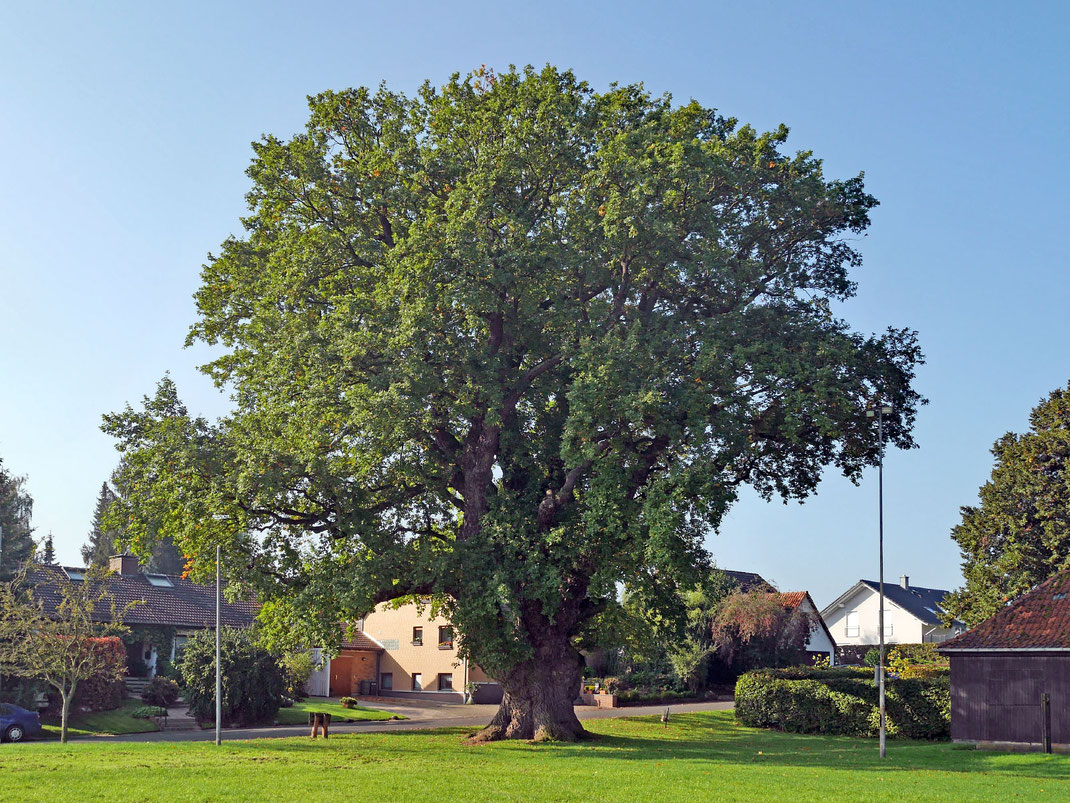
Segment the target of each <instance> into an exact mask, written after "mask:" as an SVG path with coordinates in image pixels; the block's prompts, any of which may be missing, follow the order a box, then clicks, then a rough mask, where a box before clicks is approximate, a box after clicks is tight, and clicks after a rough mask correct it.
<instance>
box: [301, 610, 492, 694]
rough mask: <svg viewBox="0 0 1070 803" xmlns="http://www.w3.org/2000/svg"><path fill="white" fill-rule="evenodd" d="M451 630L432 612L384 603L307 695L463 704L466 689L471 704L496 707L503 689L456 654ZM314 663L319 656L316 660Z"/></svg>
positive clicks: (323, 669) (324, 669)
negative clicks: (426, 700) (410, 699)
mask: <svg viewBox="0 0 1070 803" xmlns="http://www.w3.org/2000/svg"><path fill="white" fill-rule="evenodd" d="M458 646H459V645H458V643H457V640H456V635H455V633H454V631H453V627H452V626H451V625H450V623H449V621H448V620H446V619H445V618H444V617H442V616H432V615H431V610H430V606H428V605H423V606H418V605H416V604H415V603H409V604H406V605H402V606H400V607H394V605H393V604H392V603H389V602H388V603H384V604H382V605H379V606H378V607H376V609H375V610H374V611H373V612H372V613H370V614H368V615H367V616H366V617H365V618H364V619H362V620H361V621H360V622H358V623H357V627H356V628H355V629H353V630H352V631H351V633H350V635H349V637H348V640H347V641H346V642H344V643H343V644H342V648H341V650H340V652H339V654H338V656H337V657H334V658H329V659H328V660H326V661H324V662H323V666H322V667H321V668H320V669H319V670H318V671H317V672H315V673H314V674H313V676H312V678H311V679H310V680H309V683H308V684H307V685H306V689H307V690H308V692H309V694H311V695H314V696H315V695H326V694H328V693H329V694H331V695H335V696H338V695H342V694H345V695H371V696H381V697H409V698H421V699H434V700H442V701H449V702H462V701H463V700H464V698H465V691H466V689H467V688H468V686H469V684H473V685H474V689H475V691H474V694H473V699H474V700H475V701H476V702H479V703H496V702H499V701H500V700H501V698H502V690H501V687H500V686H499V685H498V684H497V683H496V682H495V681H494V680H492V679H491V678H489V677H487V675H486V673H485V672H483V670H482V669H480V668H479V667H478V666H477V665H475V664H473V663H471V662H470V661H469V660H468V659H467V658H462V657H460V655H459V654H458ZM315 657H316V658H317V660H319V659H320V654H318V653H317V654H316V655H315Z"/></svg>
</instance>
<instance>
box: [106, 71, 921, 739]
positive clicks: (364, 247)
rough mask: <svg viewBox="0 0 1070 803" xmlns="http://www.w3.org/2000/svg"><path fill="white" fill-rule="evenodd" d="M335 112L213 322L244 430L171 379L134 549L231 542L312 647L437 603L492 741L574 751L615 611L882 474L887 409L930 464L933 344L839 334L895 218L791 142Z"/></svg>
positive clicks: (295, 165)
mask: <svg viewBox="0 0 1070 803" xmlns="http://www.w3.org/2000/svg"><path fill="white" fill-rule="evenodd" d="M309 105H310V112H311V114H310V120H309V123H308V126H307V129H306V131H305V132H304V133H302V134H300V135H298V136H296V137H294V138H293V139H292V140H290V141H288V142H286V141H282V140H280V139H277V138H275V137H267V138H265V139H264V140H263V141H262V142H260V143H257V144H256V145H254V150H255V157H254V160H253V163H252V165H251V166H250V168H249V171H248V172H249V176H250V178H251V180H252V189H251V191H250V193H249V195H248V200H249V204H250V213H249V215H248V216H247V217H246V218H245V220H244V222H245V225H246V234H245V236H244V237H242V238H232V239H230V240H227V241H226V242H225V243H224V244H223V247H222V252H221V253H220V255H219V256H218V257H212V258H211V259H210V261H209V263H208V264H207V265H206V266H205V267H204V270H203V274H202V286H201V289H200V290H199V291H198V293H197V296H196V298H197V305H198V309H199V314H200V317H199V320H198V321H197V322H196V323H195V325H194V327H193V330H192V332H191V335H190V340H191V341H196V340H200V341H203V342H206V343H210V344H215V345H216V346H218V347H219V348H220V349H222V350H223V354H222V355H221V356H220V357H219V358H218V359H216V360H215V361H213V362H212V363H211V364H210V365H208V366H207V367H206V369H205V370H206V371H207V372H208V373H209V374H210V375H211V376H213V377H214V379H215V380H216V381H217V382H218V383H219V384H220V385H221V386H228V387H229V389H230V391H231V392H232V393H233V394H234V398H235V400H236V405H235V409H234V411H233V413H231V414H230V415H228V416H227V417H226V418H225V419H223V420H220V421H218V422H214V423H212V422H208V421H206V420H204V419H199V418H194V417H191V416H190V415H189V413H188V411H187V410H186V408H185V407H184V406H183V405H182V403H181V401H180V400H179V396H178V392H177V389H176V388H175V387H174V384H173V383H172V382H171V381H170V379H165V380H163V381H162V382H161V383H160V385H159V387H158V390H157V393H156V394H155V396H154V397H151V398H146V400H145V404H144V406H143V408H142V409H139V410H134V409H132V408H129V407H128V408H127V409H126V410H125V411H123V412H120V413H117V414H114V415H109V416H106V421H105V429H106V430H107V431H108V432H110V433H111V434H113V435H114V436H115V437H116V438H117V440H118V446H119V449H120V452H121V453H122V465H121V468H120V477H121V485H122V487H123V498H122V499H121V500H120V503H119V506H120V507H119V509H120V510H121V512H122V514H123V518H124V521H125V522H126V526H127V527H128V528H130V533H131V535H132V538H133V539H134V540H137V539H145V540H146V542H148V541H150V540H151V539H152V538H153V537H159V536H169V537H173V538H174V540H175V541H176V543H178V544H179V546H180V547H181V549H182V551H183V552H184V553H185V554H188V555H191V556H192V557H193V558H194V561H195V565H194V567H193V568H194V571H195V572H200V573H202V574H201V576H207V574H208V572H209V567H210V565H211V562H212V558H213V556H214V550H215V547H216V545H217V544H219V545H222V547H223V549H224V550H225V556H226V557H225V560H224V565H225V566H226V567H227V571H228V572H229V573H231V574H232V575H234V576H235V577H236V578H237V577H241V578H242V579H244V580H245V582H247V583H248V584H249V585H251V586H254V587H255V589H256V591H257V593H258V594H259V596H260V598H261V599H262V600H265V601H267V602H271V603H274V607H270V608H269V610H276V611H280V616H281V618H283V619H289V620H292V621H295V622H297V623H298V627H300V628H302V629H303V632H302V633H300V634H298V635H299V636H300V638H299V640H300V641H303V642H304V643H322V642H323V641H325V640H326V639H331V638H333V639H337V638H338V628H337V623H338V622H339V621H347V620H351V619H353V618H354V617H356V616H359V615H360V614H361V613H362V612H366V611H367V610H369V609H370V608H371V607H372V606H373V605H374V604H376V603H377V602H380V601H385V600H388V599H392V598H398V597H404V596H405V595H421V596H425V595H426V596H433V597H434V598H435V599H436V600H437V601H438V602H440V603H441V604H442V605H443V606H444V607H445V609H446V613H447V615H448V616H449V618H450V619H451V621H452V622H453V624H454V626H455V627H456V628H457V630H458V632H459V634H460V637H461V646H462V651H463V652H464V654H465V655H467V656H470V657H471V658H472V659H473V660H474V661H476V662H477V663H478V664H479V665H480V666H482V667H483V668H484V669H485V670H487V671H488V673H489V674H491V675H492V676H494V677H495V678H497V679H498V680H499V681H500V683H501V684H502V687H503V689H504V691H505V697H504V700H503V702H502V705H501V707H500V709H499V711H498V714H497V715H496V716H495V718H494V720H493V721H492V723H491V724H490V726H489V727H488V728H487V729H486V730H485V731H484V733H483V738H533V737H535V738H545V737H549V738H560V739H574V738H576V737H578V736H579V735H581V734H582V728H581V726H580V723H579V721H578V720H577V719H576V717H575V714H574V712H573V707H572V700H573V697H574V695H575V691H576V688H577V687H578V685H579V680H580V672H581V666H582V657H581V656H580V654H579V652H578V650H577V649H576V641H577V640H578V639H579V638H580V637H582V636H583V634H584V633H585V632H586V631H587V630H589V629H590V628H591V627H592V626H593V624H594V623H595V622H596V621H597V617H598V616H599V614H600V613H602V612H604V611H605V610H606V609H607V607H609V606H611V605H612V604H613V602H614V600H615V597H616V589H617V585H618V583H624V584H625V585H626V586H628V588H629V589H630V590H639V589H653V590H654V591H655V592H657V593H653V592H652V593H651V594H650V597H651V599H662V600H668V599H672V598H674V597H675V594H676V590H677V589H678V588H680V587H690V586H693V585H694V584H695V583H696V582H698V581H699V580H700V579H701V578H702V576H703V574H704V573H705V572H706V571H707V567H708V556H707V555H706V553H705V551H704V549H703V546H702V543H703V539H704V537H705V535H706V533H707V532H708V531H709V529H710V528H716V527H717V525H718V524H719V523H720V521H721V519H722V517H723V516H724V514H725V512H726V511H727V510H728V509H729V507H730V506H731V504H732V503H733V502H734V501H735V499H736V496H737V493H738V490H739V488H740V486H742V485H751V486H752V487H754V488H756V489H757V491H758V492H759V493H761V494H762V495H764V496H766V497H769V496H771V495H773V494H779V495H780V496H783V497H785V498H803V497H805V496H807V495H808V494H810V493H811V492H812V491H813V490H814V489H815V488H816V487H817V483H818V482H819V479H820V476H821V471H822V468H823V467H825V466H827V465H835V466H836V467H837V468H838V469H839V470H841V471H842V472H843V473H844V474H845V475H847V476H848V477H852V478H857V477H858V476H859V475H860V472H861V471H862V469H863V468H864V467H865V466H866V465H868V464H871V463H873V462H874V461H875V460H876V456H877V451H876V449H877V445H876V438H875V436H874V432H873V427H874V426H875V424H873V423H872V422H869V421H867V420H866V419H865V417H864V416H863V415H862V414H861V411H862V409H863V408H864V406H865V403H866V401H867V400H869V399H871V398H872V397H873V396H874V395H875V394H880V395H882V396H883V397H886V398H887V399H889V400H890V401H892V402H893V403H894V404H895V409H896V411H897V413H896V417H895V418H894V419H893V420H891V421H889V422H888V423H887V427H888V429H887V432H888V434H889V438H890V440H891V442H892V443H894V444H895V445H897V446H899V447H902V448H909V447H910V446H912V445H913V441H912V439H911V435H910V432H911V429H912V426H913V422H914V417H915V412H916V407H917V405H918V404H919V402H920V398H919V396H918V395H917V393H915V391H914V390H913V388H912V383H913V379H914V371H915V367H916V366H917V364H918V363H919V362H920V360H921V354H920V351H919V349H918V346H917V343H916V339H915V335H914V333H913V332H911V331H908V330H901V329H893V330H889V331H888V332H886V333H885V334H882V335H879V336H864V335H861V334H858V333H855V332H853V331H852V330H851V329H850V327H849V326H848V324H847V323H846V322H845V321H843V320H840V319H837V318H836V317H835V316H834V315H833V313H832V308H833V305H834V304H835V303H837V302H838V301H840V300H843V299H845V298H848V297H850V296H851V295H852V294H853V292H854V284H853V282H852V280H851V279H850V278H849V277H848V274H847V270H848V268H852V267H856V266H857V265H858V264H859V263H860V261H861V258H860V255H859V253H858V252H857V251H856V250H855V249H854V247H853V246H852V244H851V240H852V239H854V238H856V237H857V236H858V235H860V234H861V233H862V232H863V231H864V230H865V229H866V228H867V226H868V224H869V210H870V209H871V208H872V207H873V206H874V205H875V203H876V201H875V200H874V199H873V197H872V196H870V195H869V194H867V193H866V192H865V189H864V186H863V182H862V178H861V176H858V177H854V178H849V179H846V180H829V179H826V178H825V176H824V175H823V172H822V165H821V162H820V161H819V160H817V159H815V158H814V157H813V156H812V155H811V154H809V153H806V152H802V153H796V154H790V153H786V152H785V151H784V144H785V142H786V139H787V129H786V128H783V127H781V128H779V129H777V130H775V131H772V132H769V133H765V134H759V133H757V132H756V131H754V130H753V129H752V128H750V127H749V126H739V125H738V124H737V123H736V121H735V120H731V119H726V118H724V117H721V116H720V115H718V114H717V113H716V112H715V111H713V110H712V109H707V108H703V107H702V106H700V105H699V104H698V103H695V102H691V103H687V104H685V105H682V106H674V105H673V104H672V102H671V99H670V98H668V97H660V98H657V97H651V96H650V95H649V94H648V93H646V92H645V91H644V90H643V88H642V87H641V86H614V87H611V88H610V89H609V90H608V91H606V92H603V93H598V92H595V91H593V90H592V89H591V88H590V87H588V86H587V85H586V84H584V83H582V82H580V81H578V80H577V79H576V78H575V76H574V75H573V74H572V73H569V72H561V71H558V70H556V69H554V68H552V67H547V68H545V69H543V70H541V71H536V70H533V69H530V68H528V69H525V70H515V69H511V70H510V71H509V72H507V73H505V74H502V75H495V74H493V73H492V72H489V71H486V70H481V71H479V72H478V73H476V74H474V75H471V76H467V77H460V76H453V77H452V78H451V79H450V80H449V81H447V82H446V83H445V84H444V85H443V86H442V87H439V88H435V87H432V86H431V85H430V84H426V85H425V86H424V87H423V88H421V90H420V91H419V93H418V94H417V95H416V96H415V97H406V96H404V95H401V94H398V93H395V92H391V91H389V90H388V89H386V88H382V89H380V90H379V91H378V92H377V93H372V92H370V91H368V90H366V89H355V90H347V91H342V92H325V93H323V94H321V95H318V96H316V97H314V98H311V99H310V101H309ZM250 533H256V534H257V535H256V537H255V538H254V537H253V536H251V535H250ZM283 608H288V609H289V611H290V613H289V614H287V613H281V612H282V609H283Z"/></svg>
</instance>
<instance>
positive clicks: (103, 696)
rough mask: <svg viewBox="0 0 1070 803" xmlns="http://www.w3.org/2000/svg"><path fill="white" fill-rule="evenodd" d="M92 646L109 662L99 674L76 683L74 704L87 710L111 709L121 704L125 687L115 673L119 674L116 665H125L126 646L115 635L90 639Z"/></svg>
mask: <svg viewBox="0 0 1070 803" xmlns="http://www.w3.org/2000/svg"><path fill="white" fill-rule="evenodd" d="M92 642H93V648H94V649H95V650H96V651H97V652H98V653H100V654H101V655H102V656H103V657H104V659H105V660H106V661H107V663H108V664H109V668H107V669H105V670H104V671H103V672H101V673H100V674H99V675H96V676H94V677H90V678H86V679H85V680H83V681H82V682H81V683H79V684H78V688H77V689H76V693H75V696H74V703H73V704H74V706H76V707H77V708H84V709H85V710H87V711H113V710H115V709H116V708H118V707H119V706H121V705H122V704H123V697H124V696H125V695H126V687H125V686H124V685H123V682H122V681H121V680H117V679H116V674H117V673H119V674H121V671H120V670H119V669H118V667H122V666H126V647H125V646H124V645H123V642H122V640H121V639H119V638H117V637H115V636H106V637H103V638H95V639H92Z"/></svg>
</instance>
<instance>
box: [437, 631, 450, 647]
mask: <svg viewBox="0 0 1070 803" xmlns="http://www.w3.org/2000/svg"><path fill="white" fill-rule="evenodd" d="M438 648H439V649H440V650H452V649H453V628H452V627H440V628H439V629H438Z"/></svg>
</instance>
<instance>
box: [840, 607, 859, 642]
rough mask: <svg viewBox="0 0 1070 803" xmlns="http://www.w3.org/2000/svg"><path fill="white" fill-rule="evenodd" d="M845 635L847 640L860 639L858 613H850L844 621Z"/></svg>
mask: <svg viewBox="0 0 1070 803" xmlns="http://www.w3.org/2000/svg"><path fill="white" fill-rule="evenodd" d="M844 625H845V627H844V629H843V635H844V636H846V637H847V638H858V611H850V612H849V613H848V614H847V619H846V620H844Z"/></svg>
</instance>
